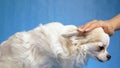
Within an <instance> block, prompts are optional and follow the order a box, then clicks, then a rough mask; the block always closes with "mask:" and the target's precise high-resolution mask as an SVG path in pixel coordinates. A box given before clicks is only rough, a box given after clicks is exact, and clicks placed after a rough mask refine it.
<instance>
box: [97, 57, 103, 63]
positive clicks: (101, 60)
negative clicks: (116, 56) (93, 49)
mask: <svg viewBox="0 0 120 68" xmlns="http://www.w3.org/2000/svg"><path fill="white" fill-rule="evenodd" d="M96 59H97V60H98V61H100V62H104V61H103V60H101V59H99V58H98V57H96Z"/></svg>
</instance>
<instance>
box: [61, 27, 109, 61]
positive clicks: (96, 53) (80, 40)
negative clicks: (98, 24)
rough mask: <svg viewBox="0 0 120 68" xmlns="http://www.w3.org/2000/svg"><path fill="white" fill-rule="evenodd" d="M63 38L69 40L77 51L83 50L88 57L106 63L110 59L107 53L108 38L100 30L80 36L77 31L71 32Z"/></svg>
mask: <svg viewBox="0 0 120 68" xmlns="http://www.w3.org/2000/svg"><path fill="white" fill-rule="evenodd" d="M63 36H64V37H66V38H69V39H70V40H71V42H72V44H73V46H75V47H78V49H84V50H85V51H86V54H87V55H88V56H91V57H93V58H95V59H97V60H98V61H100V62H105V61H108V60H109V59H110V58H111V56H110V55H109V54H108V52H107V48H108V45H109V36H108V34H106V33H105V32H104V31H103V29H102V28H96V29H94V30H92V31H90V32H86V33H85V34H84V35H80V33H79V32H78V31H72V32H70V33H67V34H64V35H63Z"/></svg>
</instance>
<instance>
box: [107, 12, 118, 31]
mask: <svg viewBox="0 0 120 68" xmlns="http://www.w3.org/2000/svg"><path fill="white" fill-rule="evenodd" d="M109 23H110V24H111V25H112V27H113V29H114V30H120V14H119V15H117V16H115V17H114V18H112V19H111V20H109Z"/></svg>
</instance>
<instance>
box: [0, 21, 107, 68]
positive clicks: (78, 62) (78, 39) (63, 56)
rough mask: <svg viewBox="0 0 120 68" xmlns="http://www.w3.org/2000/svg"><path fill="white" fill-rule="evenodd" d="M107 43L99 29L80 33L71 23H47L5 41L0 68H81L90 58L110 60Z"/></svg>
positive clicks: (1, 52) (0, 46) (104, 35)
mask: <svg viewBox="0 0 120 68" xmlns="http://www.w3.org/2000/svg"><path fill="white" fill-rule="evenodd" d="M108 44H109V36H108V35H107V34H106V33H105V32H104V31H103V29H102V28H96V29H94V30H92V31H91V32H87V33H85V34H84V35H82V36H81V35H80V33H79V32H78V31H77V27H76V26H74V25H62V24H60V23H57V22H54V23H49V24H46V25H40V26H39V27H37V28H35V29H33V30H30V31H27V32H18V33H16V34H15V35H13V36H11V37H10V38H9V39H8V40H6V41H4V42H3V43H2V44H1V45H0V68H80V67H81V66H82V65H84V64H85V63H86V61H87V59H88V58H89V57H93V58H95V59H97V60H99V61H102V62H104V61H107V60H109V59H108V58H107V57H106V56H107V55H108V53H107V51H106V49H107V47H108ZM101 46H102V47H103V48H102V49H100V47H101Z"/></svg>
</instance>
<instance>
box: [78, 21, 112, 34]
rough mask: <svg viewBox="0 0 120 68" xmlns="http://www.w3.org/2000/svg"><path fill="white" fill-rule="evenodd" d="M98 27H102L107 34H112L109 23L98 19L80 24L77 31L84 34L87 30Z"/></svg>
mask: <svg viewBox="0 0 120 68" xmlns="http://www.w3.org/2000/svg"><path fill="white" fill-rule="evenodd" d="M98 27H102V28H103V30H104V32H106V33H107V34H109V35H110V36H111V35H113V34H114V29H113V27H112V25H111V24H109V22H106V21H98V20H93V21H91V22H88V23H87V24H85V25H83V26H80V27H79V28H78V31H79V32H81V34H82V35H84V33H86V32H89V31H91V30H93V29H95V28H98Z"/></svg>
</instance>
